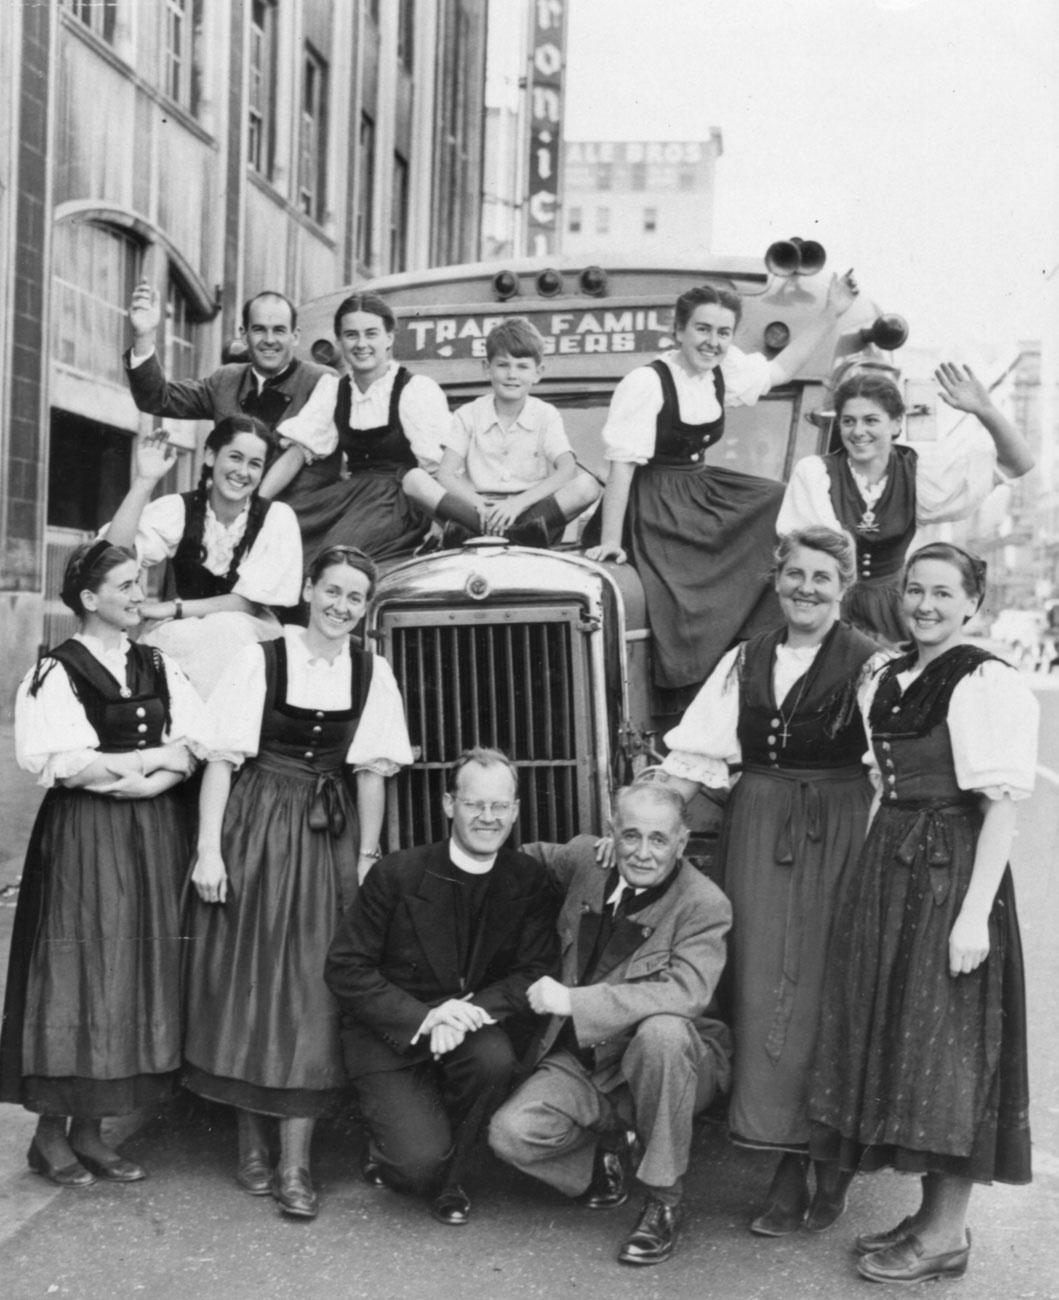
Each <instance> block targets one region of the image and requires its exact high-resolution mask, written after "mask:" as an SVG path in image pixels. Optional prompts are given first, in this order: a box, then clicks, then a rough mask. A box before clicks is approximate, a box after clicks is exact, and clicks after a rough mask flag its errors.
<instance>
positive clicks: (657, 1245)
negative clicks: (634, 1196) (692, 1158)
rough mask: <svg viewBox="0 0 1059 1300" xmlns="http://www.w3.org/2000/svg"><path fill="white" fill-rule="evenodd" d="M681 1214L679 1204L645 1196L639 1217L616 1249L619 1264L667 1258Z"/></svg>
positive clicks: (660, 1260)
mask: <svg viewBox="0 0 1059 1300" xmlns="http://www.w3.org/2000/svg"><path fill="white" fill-rule="evenodd" d="M683 1217H684V1211H683V1208H682V1207H681V1206H679V1205H667V1204H666V1203H665V1202H664V1201H659V1200H657V1199H656V1198H655V1197H653V1196H648V1197H647V1199H646V1200H645V1201H644V1205H643V1212H642V1213H641V1215H640V1221H639V1222H638V1223H637V1225H636V1227H635V1228H633V1230H632V1232H631V1233H630V1234H629V1236H628V1237H626V1238H625V1242H624V1244H623V1245H622V1248H621V1250H619V1251H618V1262H619V1264H661V1263H662V1261H663V1260H664V1259H668V1258H669V1257H670V1255H672V1253H673V1250H674V1248H675V1247H676V1244H677V1233H678V1232H679V1230H680V1224H681V1220H682V1219H683Z"/></svg>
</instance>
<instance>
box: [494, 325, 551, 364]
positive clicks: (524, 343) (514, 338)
mask: <svg viewBox="0 0 1059 1300" xmlns="http://www.w3.org/2000/svg"><path fill="white" fill-rule="evenodd" d="M485 355H486V359H487V360H488V361H492V360H493V359H494V358H495V357H498V356H501V355H504V356H509V357H532V358H533V360H534V361H535V362H536V363H537V365H538V366H539V365H540V363H541V362H542V361H543V360H544V339H543V338H541V332H540V330H539V329H538V328H537V327H536V325H534V324H533V322H532V321H528V320H527V319H526V318H525V316H510V317H508V319H507V320H504V321H501V322H500V324H499V325H494V326H493V328H492V329H491V330H490V331H489V333H488V334H487V335H486V336H485Z"/></svg>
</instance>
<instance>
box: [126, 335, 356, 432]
mask: <svg viewBox="0 0 1059 1300" xmlns="http://www.w3.org/2000/svg"><path fill="white" fill-rule="evenodd" d="M130 357H131V350H130V351H129V352H126V353H125V374H126V377H127V378H128V381H129V388H130V389H131V390H132V400H133V401H134V402H135V403H136V405H137V407H138V408H139V410H141V411H148V412H149V413H150V414H151V415H158V416H163V417H165V418H167V419H171V420H213V421H214V422H216V421H218V420H223V419H225V418H226V417H227V416H229V415H243V414H246V413H247V411H246V406H245V403H247V402H248V401H249V402H250V403H251V405H252V407H256V409H251V410H250V411H249V414H251V415H256V416H257V417H258V419H260V420H263V421H264V422H265V424H267V425H268V426H269V428H270V429H274V428H275V427H276V425H277V424H279V423H280V421H281V420H286V419H287V418H288V416H291V415H296V414H297V413H298V412H299V411H300V410H301V409H302V407H303V406H304V405H305V403H306V402H307V401H308V399H309V394H310V393H311V392H312V391H313V389H314V388H315V387H316V384H317V381H318V380H319V379H320V378H321V377H322V376H323V375H332V374H334V371H332V370H328V369H327V367H326V366H319V365H317V364H316V362H315V361H294V362H293V363H292V365H291V366H290V368H289V369H288V371H287V373H286V374H285V375H284V376H283V378H282V380H281V381H280V382H279V383H278V384H275V385H273V386H271V387H269V388H267V389H266V390H265V393H266V394H267V396H266V397H265V398H264V399H263V400H261V401H259V402H258V403H256V404H255V403H254V400H253V399H254V396H255V393H256V384H255V383H254V378H253V375H252V374H251V369H252V367H251V366H250V365H249V363H247V362H237V363H235V364H233V365H228V366H221V368H220V369H219V370H215V371H214V372H213V374H212V375H207V376H206V378H205V379H167V378H166V374H165V371H164V370H163V369H162V364H161V362H160V361H159V360H158V353H157V352H156V353H154V354H153V355H152V356H150V357H148V358H147V360H146V361H144V362H142V363H141V364H140V365H138V366H135V367H130V365H129V360H130Z"/></svg>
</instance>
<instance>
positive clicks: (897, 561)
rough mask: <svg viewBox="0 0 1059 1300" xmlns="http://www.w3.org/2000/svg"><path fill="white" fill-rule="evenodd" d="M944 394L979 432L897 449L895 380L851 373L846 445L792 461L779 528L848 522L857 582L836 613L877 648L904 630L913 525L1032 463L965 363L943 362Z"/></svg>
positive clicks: (900, 412)
mask: <svg viewBox="0 0 1059 1300" xmlns="http://www.w3.org/2000/svg"><path fill="white" fill-rule="evenodd" d="M934 377H935V378H936V379H937V381H938V383H939V384H940V385H941V397H942V398H943V399H944V401H946V402H947V403H948V405H949V406H951V407H954V408H955V409H956V410H957V411H966V412H968V414H970V415H973V416H975V417H976V418H977V419H978V421H979V423H980V424H981V426H982V427H981V428H980V429H979V428H972V429H970V430H969V431H968V432H967V433H966V434H964V435H962V436H959V437H956V436H954V435H952V436H949V437H947V438H942V439H941V441H940V442H934V443H927V444H925V445H923V446H920V447H917V448H912V447H908V446H905V445H903V444H902V445H900V446H895V445H894V439H895V438H897V437H898V436H899V435H900V433H901V421H902V418H903V416H904V413H905V404H904V401H903V400H902V398H901V393H900V390H899V389H898V387H897V385H896V384H895V383H894V381H893V380H892V379H891V378H890V377H889V376H888V375H884V374H880V373H878V371H874V370H860V371H854V373H853V374H851V375H849V376H848V377H847V378H846V379H844V380H843V381H842V382H841V383H840V384H839V386H838V388H837V389H836V391H835V420H836V423H837V425H838V432H839V436H840V438H841V439H842V446H841V447H840V448H839V449H838V450H837V451H833V452H831V453H830V454H829V455H826V456H806V457H804V458H803V459H802V460H800V461H799V462H798V463H797V464H796V465H795V467H794V472H793V473H792V475H791V481H790V483H789V484H788V486H787V492H786V495H785V496H784V498H783V505H782V506H781V507H780V516H779V520H778V522H777V525H776V527H777V529H778V530H779V532H780V533H781V534H782V533H785V532H790V531H792V530H793V529H797V528H807V527H810V526H812V525H814V524H818V525H822V526H823V527H825V528H847V529H849V531H850V532H851V533H852V534H853V536H854V537H855V539H856V542H857V585H856V586H855V587H854V588H853V590H852V591H851V592H850V593H849V595H848V596H847V597H846V601H845V604H844V605H843V610H842V616H843V618H844V619H846V621H847V622H850V623H852V624H853V625H854V627H859V628H860V629H861V630H862V631H864V632H867V633H868V635H869V636H872V637H874V638H875V639H876V640H877V641H880V642H881V643H883V644H891V645H894V644H897V643H898V642H900V641H904V640H905V639H906V637H907V635H908V631H907V625H906V623H905V621H904V619H903V618H902V616H901V590H900V581H901V568H902V566H903V564H904V562H905V555H906V554H907V552H908V548H909V546H910V545H911V544H912V539H913V538H914V537H915V533H916V529H917V528H919V527H920V526H921V525H925V524H937V523H941V522H942V521H944V520H947V519H964V518H966V517H967V516H968V515H969V514H971V512H972V511H973V510H975V509H976V508H977V507H978V506H979V505H980V504H981V502H982V501H983V500H984V499H985V498H986V497H987V496H988V495H989V493H990V492H992V490H993V488H994V487H996V486H997V485H998V484H1000V483H1003V482H1005V481H1006V479H1008V478H1021V476H1022V475H1023V474H1025V473H1027V472H1028V471H1029V470H1031V469H1032V468H1033V457H1032V455H1031V454H1030V449H1029V447H1028V446H1027V444H1026V441H1025V439H1024V438H1023V437H1022V436H1021V435H1020V434H1019V433H1018V432H1017V430H1016V429H1015V428H1014V427H1013V426H1012V425H1011V423H1010V422H1009V421H1008V420H1007V419H1005V418H1004V416H1003V415H1001V414H1000V412H999V411H998V410H997V409H996V407H995V406H994V405H993V403H992V401H991V400H990V398H989V393H988V392H987V391H986V388H985V386H984V385H983V384H982V383H981V381H980V380H979V379H977V378H976V377H975V375H974V374H973V373H972V371H971V370H970V368H969V367H967V366H963V367H962V368H961V367H959V366H955V365H949V364H946V365H942V366H940V367H939V368H938V369H937V370H936V371H935V372H934Z"/></svg>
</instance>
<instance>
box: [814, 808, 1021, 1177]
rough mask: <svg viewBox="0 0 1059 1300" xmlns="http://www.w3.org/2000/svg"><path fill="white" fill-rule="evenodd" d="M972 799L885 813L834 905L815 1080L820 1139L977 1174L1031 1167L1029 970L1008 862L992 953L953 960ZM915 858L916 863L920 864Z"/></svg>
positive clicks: (854, 1161)
mask: <svg viewBox="0 0 1059 1300" xmlns="http://www.w3.org/2000/svg"><path fill="white" fill-rule="evenodd" d="M980 825H981V815H980V814H979V812H978V811H977V809H974V808H964V809H959V810H947V811H944V812H940V811H933V812H924V811H916V810H912V809H900V808H892V809H888V808H887V807H886V806H885V805H884V806H883V807H882V808H881V809H880V810H879V812H878V814H877V815H876V818H875V821H874V822H873V824H872V827H871V830H870V832H869V834H868V840H867V843H866V844H865V848H864V854H863V858H862V862H861V866H860V868H859V870H858V871H857V872H856V874H855V875H854V876H853V877H852V883H851V887H850V889H849V891H848V893H847V894H846V896H845V899H844V902H843V904H842V907H841V909H840V911H839V914H838V915H837V917H836V921H835V928H834V935H833V941H832V945H831V954H830V961H829V965H828V975H827V991H826V995H825V1002H824V1013H823V1018H822V1021H821V1028H820V1038H819V1047H818V1052H817V1064H816V1068H815V1069H814V1072H813V1078H812V1081H811V1085H810V1117H811V1119H812V1120H813V1124H814V1130H813V1135H812V1151H813V1154H814V1156H818V1157H820V1158H823V1159H838V1160H840V1162H841V1163H842V1166H843V1167H844V1168H846V1169H861V1170H872V1169H877V1168H881V1167H883V1166H886V1165H892V1166H894V1167H895V1168H897V1169H900V1170H903V1171H906V1172H910V1173H920V1174H922V1173H940V1174H950V1175H954V1176H957V1177H965V1178H971V1179H973V1180H974V1181H976V1182H992V1181H993V1180H994V1179H996V1180H997V1181H999V1182H1004V1183H1026V1182H1029V1180H1030V1133H1029V1115H1028V1111H1029V1088H1028V1069H1027V1061H1026V1008H1025V977H1024V974H1023V967H1022V945H1021V941H1020V938H1019V928H1018V918H1017V916H1016V912H1015V890H1014V885H1013V882H1012V879H1011V873H1010V870H1007V871H1005V873H1004V877H1003V880H1002V881H1001V884H1000V889H999V890H998V892H997V897H996V901H995V902H994V904H993V910H992V912H991V914H990V918H989V944H990V949H989V956H988V957H987V958H986V960H985V961H984V962H983V963H982V964H981V965H980V966H979V967H978V968H977V969H976V970H974V971H972V972H971V973H970V974H967V975H956V976H953V975H951V974H950V973H949V933H950V931H951V930H952V926H953V923H954V922H955V920H956V917H957V915H958V914H959V910H960V905H961V904H962V902H963V898H964V895H965V894H966V892H967V885H968V882H969V880H970V877H971V869H972V867H973V865H974V850H975V842H976V839H977V836H978V830H979V827H980ZM906 864H909V865H906Z"/></svg>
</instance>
